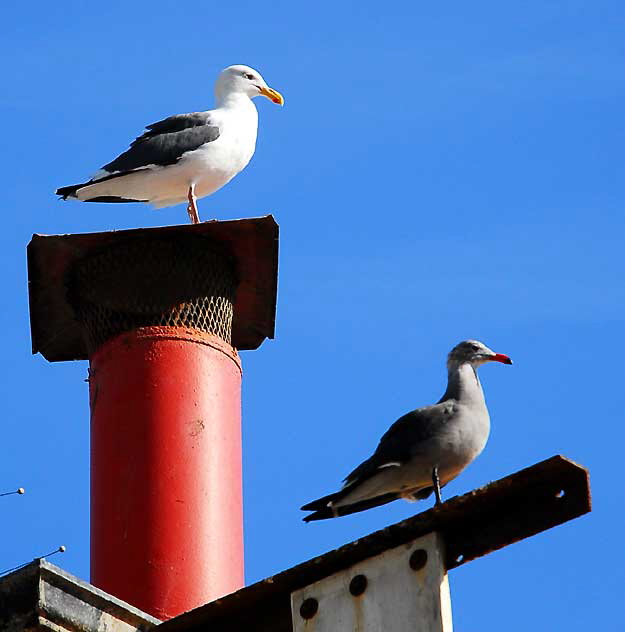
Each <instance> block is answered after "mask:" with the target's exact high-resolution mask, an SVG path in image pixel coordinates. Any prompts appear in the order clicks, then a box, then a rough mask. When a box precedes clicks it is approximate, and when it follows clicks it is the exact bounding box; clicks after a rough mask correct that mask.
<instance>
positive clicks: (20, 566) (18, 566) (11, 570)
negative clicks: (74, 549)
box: [0, 544, 67, 577]
mask: <svg viewBox="0 0 625 632" xmlns="http://www.w3.org/2000/svg"><path fill="white" fill-rule="evenodd" d="M66 550H67V549H66V548H65V547H64V546H63V545H62V544H61V546H60V547H59V548H58V549H54V551H51V552H50V553H46V554H45V555H40V556H39V557H35V558H33V559H32V560H31V561H30V562H24V563H23V564H18V565H17V566H14V567H13V568H9V569H7V570H6V571H2V572H1V573H0V577H1V576H2V575H6V574H8V573H12V572H13V571H18V570H19V569H20V568H24V567H25V566H28V565H29V564H31V563H32V562H37V561H38V560H44V559H45V558H46V557H50V556H51V555H54V554H55V553H65V551H66Z"/></svg>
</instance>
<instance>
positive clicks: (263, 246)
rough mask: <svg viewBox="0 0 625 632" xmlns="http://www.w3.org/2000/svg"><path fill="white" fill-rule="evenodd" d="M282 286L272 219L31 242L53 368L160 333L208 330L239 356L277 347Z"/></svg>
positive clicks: (43, 340) (35, 303) (39, 343)
mask: <svg viewBox="0 0 625 632" xmlns="http://www.w3.org/2000/svg"><path fill="white" fill-rule="evenodd" d="M277 276H278V225H277V224H276V222H275V220H274V219H273V217H272V216H271V215H268V216H267V217H261V218H254V219H242V220H233V221H224V222H218V221H214V222H204V223H201V224H195V225H192V224H188V225H181V226H166V227H160V228H141V229H135V230H123V231H111V232H106V233H88V234H78V235H33V238H32V240H31V242H30V244H29V245H28V283H29V298H30V325H31V337H32V351H33V353H41V354H42V355H43V356H44V357H45V358H46V359H47V360H49V361H50V362H55V361H61V360H84V359H86V358H87V357H88V356H89V355H90V353H92V352H93V350H94V347H97V345H98V344H100V343H101V342H102V341H103V338H106V337H107V336H112V335H114V334H115V333H116V331H117V330H118V329H119V330H120V331H123V330H124V327H125V328H126V329H132V328H133V327H134V326H135V325H136V326H142V325H152V324H165V325H182V326H190V327H192V328H193V327H196V328H199V329H202V330H203V329H206V331H208V332H209V333H214V334H216V335H218V336H220V337H221V338H222V339H223V340H225V341H226V342H231V343H232V346H233V347H235V348H237V349H240V350H245V349H256V348H258V347H259V346H260V345H261V344H262V342H263V340H264V339H265V338H273V337H274V326H275V311H276V297H277ZM222 286H223V287H222ZM204 312H206V314H205V313H204ZM163 319H165V320H163ZM213 320H214V321H215V322H212V321H213ZM161 321H162V322H161ZM170 321H171V322H170ZM178 321H180V322H178ZM202 323H204V324H205V325H206V327H204V325H203V324H202Z"/></svg>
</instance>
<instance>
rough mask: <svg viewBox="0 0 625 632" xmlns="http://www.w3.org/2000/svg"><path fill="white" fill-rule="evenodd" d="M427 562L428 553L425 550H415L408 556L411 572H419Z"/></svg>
mask: <svg viewBox="0 0 625 632" xmlns="http://www.w3.org/2000/svg"><path fill="white" fill-rule="evenodd" d="M427 561H428V552H427V551H426V550H425V549H417V550H416V551H413V552H412V554H411V555H410V559H409V564H410V568H411V569H412V570H413V571H420V570H421V569H422V568H423V567H424V566H425V565H426V564H427Z"/></svg>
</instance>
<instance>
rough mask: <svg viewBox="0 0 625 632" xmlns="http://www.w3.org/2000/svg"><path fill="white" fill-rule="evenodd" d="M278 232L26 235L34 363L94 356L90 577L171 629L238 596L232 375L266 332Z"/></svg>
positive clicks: (196, 228) (221, 228) (236, 417)
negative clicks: (185, 616)
mask: <svg viewBox="0 0 625 632" xmlns="http://www.w3.org/2000/svg"><path fill="white" fill-rule="evenodd" d="M277 246H278V227H277V225H276V224H275V222H274V220H273V218H272V217H271V216H269V217H265V218H262V219H253V220H237V221H232V222H206V223H203V224H197V225H187V226H172V227H165V228H151V229H139V230H132V231H117V232H113V233H94V234H87V235H59V236H39V235H35V236H34V237H33V240H32V241H31V243H30V244H29V247H28V267H29V293H30V309H31V332H32V339H33V352H41V353H42V354H43V355H44V356H45V357H46V359H48V360H50V361H57V360H73V359H85V358H88V359H89V365H90V368H89V395H90V405H91V566H92V568H91V576H92V582H93V583H94V584H95V585H96V586H98V587H99V588H101V589H103V590H105V591H107V592H109V593H111V594H113V595H115V596H116V597H119V598H121V599H123V600H125V601H127V602H129V603H130V604H132V605H133V606H136V607H138V608H140V609H141V610H143V611H145V612H147V613H149V614H151V615H153V616H155V617H158V618H159V619H168V618H171V617H173V616H175V615H178V614H180V613H182V612H185V611H187V610H190V609H192V608H195V607H197V606H200V605H202V604H204V603H206V602H208V601H212V600H214V599H216V598H218V597H220V596H222V595H224V594H227V593H230V592H232V591H234V590H237V589H238V588H240V587H242V586H243V581H244V579H243V526H242V493H241V364H240V361H239V356H238V353H237V351H236V349H237V348H238V349H255V348H257V347H258V346H259V345H260V344H261V343H262V341H263V340H264V339H265V337H273V326H274V316H275V305H276V286H277Z"/></svg>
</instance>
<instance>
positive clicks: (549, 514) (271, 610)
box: [155, 456, 591, 632]
mask: <svg viewBox="0 0 625 632" xmlns="http://www.w3.org/2000/svg"><path fill="white" fill-rule="evenodd" d="M590 508H591V505H590V486H589V480H588V472H587V470H586V469H585V468H583V467H582V466H580V465H577V464H576V463H574V462H573V461H570V460H569V459H566V458H565V457H563V456H554V457H551V458H550V459H547V460H546V461H542V462H541V463H537V464H536V465H533V466H531V467H528V468H526V469H524V470H521V471H519V472H516V473H515V474H512V475H510V476H507V477H506V478H503V479H501V480H498V481H495V482H493V483H490V484H489V485H486V486H485V487H482V488H480V489H477V490H474V491H472V492H469V493H468V494H465V495H463V496H457V497H454V498H451V499H449V500H448V501H446V502H445V503H443V505H441V506H440V507H434V508H432V509H429V510H428V511H424V512H423V513H420V514H417V515H416V516H413V517H412V518H409V519H407V520H404V521H402V522H399V523H397V524H394V525H391V526H389V527H386V528H385V529H382V530H381V531H376V532H375V533H372V534H370V535H368V536H366V537H364V538H361V539H360V540H356V541H355V542H351V543H350V544H346V545H344V546H342V547H340V548H338V549H335V550H334V551H330V552H329V553H326V554H325V555H321V556H320V557H316V558H314V559H312V560H309V561H307V562H304V563H303V564H299V565H298V566H295V567H293V568H290V569H288V570H286V571H283V572H282V573H279V574H277V575H274V576H273V577H269V578H267V579H264V580H262V581H260V582H257V583H256V584H253V585H251V586H248V587H247V588H243V589H241V590H239V591H237V592H235V593H232V594H231V595H227V596H226V597H223V598H222V599H218V600H216V601H213V602H211V603H208V604H206V605H204V606H201V607H199V608H196V609H195V610H192V611H190V612H187V613H185V614H183V615H180V616H178V617H176V618H174V619H171V620H169V621H167V622H165V623H162V624H160V625H159V626H158V627H157V628H156V630H157V631H158V632H179V631H183V630H184V631H185V632H192V631H194V630H197V631H198V632H199V631H200V630H219V631H220V632H230V631H232V632H235V631H237V632H238V631H240V630H250V631H252V630H253V631H254V632H264V631H265V630H266V631H267V632H269V631H271V632H292V626H291V606H290V594H291V593H292V592H293V591H295V590H298V589H300V588H303V587H304V586H307V585H308V584H311V583H313V582H316V581H319V580H320V579H323V578H324V577H328V576H329V575H332V574H333V573H336V572H338V571H340V570H343V569H345V568H348V567H350V566H352V565H353V564H356V563H358V562H360V561H362V560H365V559H367V558H369V557H372V556H374V555H378V554H379V553H381V552H383V551H386V550H388V549H391V548H394V547H396V546H399V545H401V544H405V543H407V542H410V541H412V540H414V539H415V538H417V537H420V536H423V535H425V534H427V533H430V532H432V531H437V532H438V533H440V534H441V535H442V536H443V538H444V540H445V545H446V567H447V569H451V568H455V567H457V566H460V565H462V564H465V563H466V562H469V561H470V560H473V559H475V558H478V557H481V556H482V555H486V554H487V553H490V552H491V551H494V550H496V549H500V548H502V547H504V546H507V545H508V544H512V543H513V542H518V541H519V540H523V539H524V538H527V537H530V536H532V535H535V534H537V533H540V532H541V531H545V530H546V529H550V528H551V527H555V526H557V525H559V524H562V523H564V522H567V521H568V520H572V519H573V518H577V517H578V516H581V515H583V514H585V513H587V512H589V511H590ZM155 632H156V631H155Z"/></svg>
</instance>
